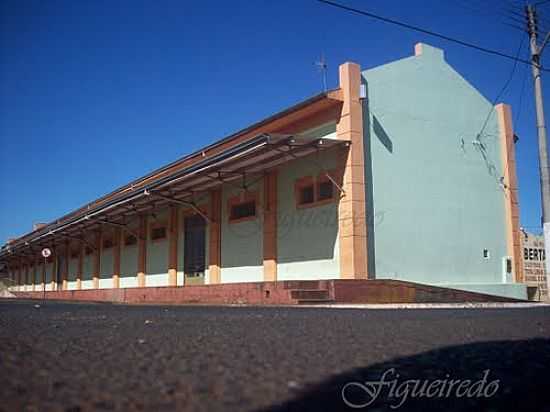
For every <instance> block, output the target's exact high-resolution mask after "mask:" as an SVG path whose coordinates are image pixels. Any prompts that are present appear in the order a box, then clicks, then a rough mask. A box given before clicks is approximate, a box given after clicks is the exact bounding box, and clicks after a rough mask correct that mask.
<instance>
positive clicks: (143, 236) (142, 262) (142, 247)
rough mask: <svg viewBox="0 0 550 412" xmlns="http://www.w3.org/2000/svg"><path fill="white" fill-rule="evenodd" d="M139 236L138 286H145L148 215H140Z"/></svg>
mask: <svg viewBox="0 0 550 412" xmlns="http://www.w3.org/2000/svg"><path fill="white" fill-rule="evenodd" d="M138 234H139V238H138V273H137V281H138V287H140V288H143V287H145V271H146V268H147V215H141V216H140V217H139V233H138Z"/></svg>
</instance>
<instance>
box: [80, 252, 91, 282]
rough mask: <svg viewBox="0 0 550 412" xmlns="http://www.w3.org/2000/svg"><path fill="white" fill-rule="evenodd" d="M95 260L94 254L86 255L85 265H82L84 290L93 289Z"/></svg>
mask: <svg viewBox="0 0 550 412" xmlns="http://www.w3.org/2000/svg"><path fill="white" fill-rule="evenodd" d="M93 260H94V254H93V253H92V254H90V255H84V259H83V264H82V284H81V286H82V289H93V287H94V284H93V277H92V270H93Z"/></svg>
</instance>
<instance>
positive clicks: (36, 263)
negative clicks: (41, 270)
mask: <svg viewBox="0 0 550 412" xmlns="http://www.w3.org/2000/svg"><path fill="white" fill-rule="evenodd" d="M37 270H38V259H36V258H35V259H34V261H33V262H32V284H31V287H32V291H33V292H34V291H35V289H36V271H37Z"/></svg>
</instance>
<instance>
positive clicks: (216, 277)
mask: <svg viewBox="0 0 550 412" xmlns="http://www.w3.org/2000/svg"><path fill="white" fill-rule="evenodd" d="M221 221H222V192H221V189H217V190H212V191H211V192H210V236H209V249H208V252H209V253H208V255H209V256H208V273H209V275H210V279H209V283H212V284H214V283H220V282H221V260H222V253H221V251H222V236H221Z"/></svg>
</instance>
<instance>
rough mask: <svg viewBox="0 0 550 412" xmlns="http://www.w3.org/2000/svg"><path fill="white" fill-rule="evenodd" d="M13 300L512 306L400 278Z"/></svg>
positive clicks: (33, 295)
mask: <svg viewBox="0 0 550 412" xmlns="http://www.w3.org/2000/svg"><path fill="white" fill-rule="evenodd" d="M14 294H15V295H16V296H17V297H18V298H30V299H43V298H45V299H57V300H77V301H96V302H118V303H151V304H154V303H162V304H164V303H170V304H185V303H199V304H259V305H269V304H274V305H293V304H331V303H459V302H514V301H520V300H519V299H514V298H511V297H503V296H495V295H489V294H483V293H476V292H471V291H464V290H457V289H450V288H442V287H437V286H430V285H423V284H418V283H412V282H405V281H399V280H343V279H334V280H319V281H312V280H303V281H302V280H295V281H279V282H251V283H232V284H218V285H197V286H180V287H147V288H127V289H89V290H66V291H47V292H45V293H44V292H14Z"/></svg>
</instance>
